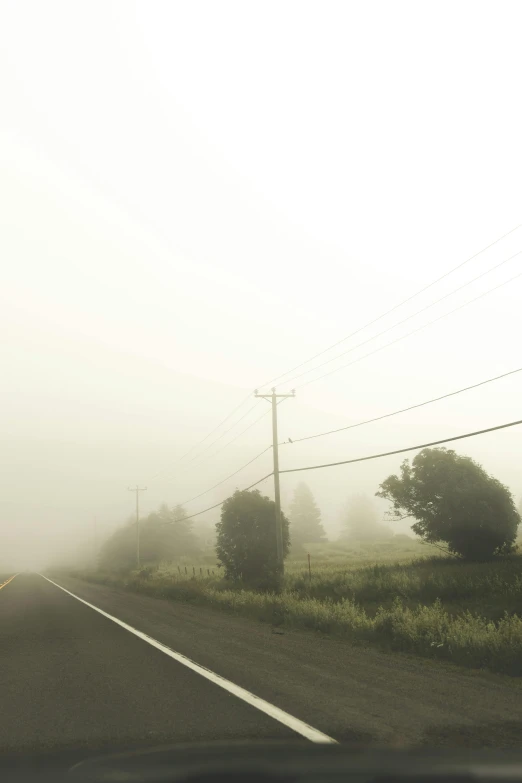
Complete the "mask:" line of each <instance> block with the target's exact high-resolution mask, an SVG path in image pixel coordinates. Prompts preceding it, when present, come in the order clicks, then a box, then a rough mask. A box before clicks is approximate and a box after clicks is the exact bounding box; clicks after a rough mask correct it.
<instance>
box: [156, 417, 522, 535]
mask: <svg viewBox="0 0 522 783" xmlns="http://www.w3.org/2000/svg"><path fill="white" fill-rule="evenodd" d="M520 424H522V419H519V420H517V421H510V422H507V423H506V424H497V425H496V426H494V427H488V428H486V429H483V430H475V431H474V432H466V433H464V434H463V435H454V436H453V437H450V438H442V439H440V440H434V441H431V442H429V443H419V444H417V445H416V446H406V448H402V449H395V450H394V451H385V452H382V453H380V454H370V455H368V456H366V457H356V458H355V459H346V460H341V461H339V462H329V463H325V464H322V465H308V466H306V467H304V468H286V469H285V470H280V471H279V473H299V472H302V471H305V470H319V469H320V468H334V467H337V466H339V465H353V464H354V463H356V462H367V461H368V460H373V459H380V458H381V457H391V456H393V455H395V454H404V453H405V452H407V451H416V450H418V449H426V448H429V447H430V446H440V445H441V444H443V443H452V442H454V441H456V440H463V439H464V438H473V437H475V436H478V435H485V434H487V433H489V432H495V431H497V430H503V429H507V428H508V427H516V426H518V425H520ZM270 476H273V472H272V473H267V475H266V476H263V478H260V479H258V480H257V481H255V482H254V483H253V484H250V486H248V487H245V488H244V489H243V490H241V491H242V492H248V490H250V489H253V488H254V487H257V486H258V484H261V482H263V481H266V479H268V478H270ZM226 500H228V498H225V499H224V500H221V501H220V502H219V503H215V504H214V505H213V506H209V507H208V508H204V509H202V510H201V511H196V512H195V513H194V514H189V515H188V516H186V517H183V519H184V520H188V519H193V517H197V516H199V515H200V514H205V513H206V512H207V511H213V510H214V509H215V508H219V507H220V506H222V505H223V503H225V501H226ZM163 524H164V525H171V524H172V522H164V523H163Z"/></svg>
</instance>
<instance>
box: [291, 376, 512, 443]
mask: <svg viewBox="0 0 522 783" xmlns="http://www.w3.org/2000/svg"><path fill="white" fill-rule="evenodd" d="M521 371H522V367H518V368H517V369H516V370H510V371H509V372H505V373H503V374H502V375H496V376H495V377H494V378H488V379H487V380H485V381H480V383H474V384H473V385H472V386H465V387H464V388H463V389H457V390H456V391H452V392H449V393H448V394H442V395H441V396H440V397H433V398H432V399H431V400H425V401H424V402H419V403H417V404H416V405H410V406H409V407H408V408H401V410H398V411H393V412H392V413H384V414H383V415H382V416H376V417H375V418H373V419H366V420H365V421H359V422H357V424H349V425H348V426H347V427H339V428H338V429H336V430H328V431H327V432H318V433H316V434H315V435H307V436H305V437H304V438H293V440H292V443H301V442H302V441H304V440H312V439H313V438H322V437H323V436H325V435H333V434H334V433H336V432H343V431H344V430H352V429H354V428H355V427H362V426H364V425H365V424H372V423H373V422H375V421H381V420H382V419H388V418H390V416H398V415H399V413H406V412H407V411H412V410H415V408H422V407H423V406H424V405H431V403H432V402H439V400H445V399H447V398H448V397H454V396H455V395H456V394H462V392H466V391H470V389H477V388H478V387H479V386H485V384H487V383H493V381H499V380H500V379H501V378H507V377H508V376H509V375H514V374H515V373H517V372H521ZM279 445H280V446H287V445H288V441H285V442H284V443H280V444H279Z"/></svg>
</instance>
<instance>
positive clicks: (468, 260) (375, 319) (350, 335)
mask: <svg viewBox="0 0 522 783" xmlns="http://www.w3.org/2000/svg"><path fill="white" fill-rule="evenodd" d="M521 227H522V224H519V225H517V226H515V227H514V228H512V229H510V230H509V231H507V232H506V233H505V234H503V235H502V236H500V237H498V238H497V239H495V240H494V241H493V242H491V243H490V244H488V245H486V246H485V247H483V248H481V250H479V251H477V252H476V253H474V254H473V255H472V256H470V257H469V258H467V259H465V260H464V261H462V262H461V263H460V264H457V266H455V267H453V268H452V269H450V270H448V272H445V273H444V274H443V275H440V276H439V277H438V278H436V279H435V280H433V281H432V282H430V283H428V284H427V285H426V286H424V287H423V288H421V289H419V290H418V291H416V292H415V293H414V294H412V295H410V296H409V297H407V298H406V299H404V300H402V301H401V302H399V303H398V304H397V305H394V307H392V308H390V309H389V310H387V311H386V312H384V313H382V314H381V315H379V316H377V317H376V318H374V319H372V320H371V321H369V322H368V323H366V324H364V325H363V326H361V327H359V328H358V329H356V330H355V331H354V332H351V333H350V334H349V335H347V336H346V337H343V338H342V339H341V340H338V341H337V342H336V343H334V344H332V345H330V346H328V347H327V348H325V349H323V350H322V351H320V352H319V353H317V354H315V355H314V356H312V357H310V358H309V359H307V360H305V361H304V362H301V363H300V364H298V365H295V366H294V367H293V368H291V369H290V370H287V371H286V372H285V373H282V374H281V375H278V376H276V377H275V378H272V379H271V380H269V381H266V382H265V383H264V384H258V388H261V387H262V386H266V385H268V384H269V383H273V382H275V381H277V380H279V379H281V378H284V377H285V376H286V375H289V374H290V373H292V372H294V371H295V370H298V369H300V368H301V367H303V366H304V365H305V364H309V363H310V362H312V361H314V360H315V359H317V358H319V357H320V356H322V355H324V354H325V353H327V352H328V351H330V350H333V348H336V347H337V346H338V345H341V344H342V343H343V342H345V341H346V340H348V339H350V338H351V337H353V336H354V335H356V334H358V333H359V332H361V331H363V330H364V329H366V328H368V327H369V326H371V325H373V324H374V323H377V322H378V321H379V320H381V319H382V318H385V317H386V316H387V315H390V314H391V313H393V312H394V311H396V310H398V309H399V308H400V307H402V306H403V305H405V304H407V303H408V302H410V301H411V300H412V299H414V298H416V297H417V296H419V295H420V294H422V293H424V292H425V291H427V290H428V289H430V288H432V287H433V286H434V285H436V284H437V283H439V282H440V281H441V280H444V279H445V278H446V277H448V276H449V275H451V274H453V273H454V272H456V271H457V270H458V269H460V268H462V267H463V266H465V265H466V264H468V263H469V262H470V261H472V260H473V259H474V258H477V257H478V256H479V255H481V254H482V253H484V252H486V250H489V249H490V248H491V247H493V246H494V245H496V244H497V243H498V242H500V241H501V240H503V239H505V238H506V237H507V236H509V235H510V234H512V233H514V232H515V231H517V230H518V229H519V228H521ZM484 274H487V272H486V273H484ZM480 276H482V275H479V277H480ZM475 279H478V278H475ZM470 282H473V281H470ZM468 284H469V283H468ZM466 285H467V284H466ZM456 290H459V289H456ZM453 293H455V292H453ZM448 296H449V295H448ZM443 298H445V297H443ZM438 301H442V300H438ZM434 304H436V303H434ZM431 306H433V305H429V307H431ZM425 309H428V308H425ZM419 312H422V310H421V311H419ZM417 314H419V313H417ZM410 317H413V316H410ZM404 320H408V319H404ZM400 323H404V321H402V322H400ZM398 325H399V324H395V325H394V326H398ZM391 328H394V327H390V329H391ZM422 328H424V327H422ZM385 331H387V330H385ZM382 333H383V332H382ZM382 333H380V334H382ZM412 333H413V332H412ZM378 336H380V335H376V336H375V337H378ZM370 339H375V338H370ZM399 339H403V338H402V337H401V338H399ZM366 342H368V341H365V342H364V343H361V345H363V344H365V343H366ZM391 344H393V343H390V344H389V345H391ZM356 347H360V346H356ZM350 350H355V348H353V349H350ZM377 350H381V349H377ZM345 353H347V352H345ZM372 353H373V352H372ZM343 355H345V354H340V356H343ZM367 355H371V354H367ZM335 358H339V356H337V357H334V358H332V359H331V360H329V361H334V360H335ZM361 358H364V357H361ZM356 361H359V359H357V360H356ZM326 363H328V362H325V363H324V364H326ZM321 366H324V365H323V364H321V365H319V367H321ZM346 366H348V365H346ZM314 369H315V370H317V369H318V367H316V368H314ZM338 369H342V368H338ZM336 371H337V369H336V370H334V372H336ZM308 372H313V369H310V370H309V371H307V372H305V373H302V374H301V375H305V374H307V373H308ZM301 375H299V376H297V377H301ZM320 377H326V376H320ZM319 379H320V378H315V379H312V380H311V381H309V382H307V383H313V382H315V380H319ZM287 382H291V381H287ZM304 385H306V384H300V387H302V386H304ZM250 398H251V394H250V393H249V394H248V395H247V396H246V397H245V398H244V399H243V400H242V401H241V402H240V404H239V405H237V406H236V407H235V408H234V409H233V410H232V411H231V413H229V414H228V415H227V416H225V418H224V419H222V420H221V421H220V422H219V424H217V425H216V426H215V427H214V428H213V429H212V430H211V431H210V432H209V433H207V435H205V437H204V438H202V439H201V440H199V441H198V442H197V443H195V444H194V445H193V446H191V448H190V449H188V450H187V451H186V452H184V454H182V455H181V457H179V460H178V462H179V461H182V460H184V459H185V458H186V457H187V456H188V455H189V454H190V453H191V452H193V451H194V450H195V449H196V448H198V446H200V445H201V444H203V443H205V442H206V441H207V440H208V438H209V437H211V436H212V435H213V434H214V433H215V432H217V431H218V430H219V429H220V428H221V427H222V426H223V425H224V424H225V423H226V422H227V421H229V420H230V419H231V418H232V417H233V416H234V415H235V413H237V411H239V410H240V409H241V408H242V407H243V405H244V404H245V403H246V402H247V401H248V400H249V399H250ZM248 413H249V412H247V413H246V414H245V415H244V416H242V417H241V418H240V419H239V420H238V421H237V422H235V424H234V425H232V427H229V429H228V430H226V431H225V432H223V433H221V434H220V436H219V437H218V438H216V439H215V440H214V441H213V443H212V444H210V445H209V447H208V448H211V446H212V445H214V444H215V443H217V442H218V441H219V440H221V438H222V437H224V436H225V435H226V434H227V433H228V432H230V431H231V430H232V429H233V428H234V427H235V426H237V424H239V422H240V421H242V420H243V419H244V418H245V417H246V416H247V415H248ZM254 423H256V422H254ZM252 426H253V425H252ZM249 428H250V427H248V428H247V429H249ZM245 431H246V430H243V431H242V432H241V433H240V434H239V435H238V437H240V435H241V434H243V432H245ZM235 440H236V438H233V439H232V440H231V441H229V442H228V444H227V445H230V444H231V443H233V442H234V441H235ZM226 447H227V446H225V447H224V448H226ZM206 450H207V449H204V450H203V452H202V453H205V451H206ZM220 451H221V450H220ZM218 453H219V452H218ZM199 456H201V453H200V454H199V455H197V457H194V458H193V459H192V460H190V461H191V462H192V461H193V460H194V459H197V458H198V457H199ZM166 470H168V468H163V469H161V470H160V471H158V472H157V473H155V474H154V475H153V476H152V477H151V478H150V479H149V481H152V480H154V479H156V478H158V476H160V475H162V474H163V473H164V472H165V471H166Z"/></svg>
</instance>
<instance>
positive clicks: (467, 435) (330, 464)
mask: <svg viewBox="0 0 522 783" xmlns="http://www.w3.org/2000/svg"><path fill="white" fill-rule="evenodd" d="M519 424H522V419H519V420H518V421H510V422H508V423H507V424H497V425H496V426H495V427H488V428H487V429H484V430H475V432H466V433H465V434H464V435H455V436H453V437H452V438H442V439H441V440H433V441H431V442H430V443H419V444H417V445H416V446H407V447H406V448H404V449H395V450H394V451H384V452H382V453H381V454H370V455H369V456H367V457H357V458H356V459H345V460H341V461H340V462H328V463H325V464H323V465H307V467H305V468H286V469H285V470H280V471H279V473H299V472H301V471H304V470H319V469H320V468H335V467H337V466H338V465H352V464H354V463H355V462H367V461H368V460H372V459H380V458H381V457H391V456H393V455H394V454H404V453H405V452H406V451H416V450H417V449H427V448H428V447H429V446H440V445H441V444H442V443H451V442H453V441H456V440H463V439H464V438H473V437H475V436H476V435H485V434H486V433H488V432H495V431H496V430H504V429H507V428H508V427H516V426H517V425H519Z"/></svg>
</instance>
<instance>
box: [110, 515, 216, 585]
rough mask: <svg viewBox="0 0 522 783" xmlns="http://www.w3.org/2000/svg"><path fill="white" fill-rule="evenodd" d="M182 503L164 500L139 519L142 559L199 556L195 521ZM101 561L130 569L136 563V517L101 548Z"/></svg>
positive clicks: (143, 561)
mask: <svg viewBox="0 0 522 783" xmlns="http://www.w3.org/2000/svg"><path fill="white" fill-rule="evenodd" d="M185 517H186V512H185V510H184V508H183V507H182V506H174V507H173V508H169V506H167V505H166V504H165V503H164V504H163V505H162V506H160V508H159V509H158V511H153V512H152V513H150V514H149V515H148V517H146V518H145V519H142V520H140V561H141V562H142V563H143V564H146V563H159V562H160V561H162V560H175V559H177V558H179V557H182V556H188V557H194V558H195V557H198V555H199V551H200V549H199V544H198V540H197V537H196V536H195V535H194V533H193V531H192V522H191V521H190V520H187V519H185ZM99 565H100V567H101V568H106V569H109V570H113V569H117V570H128V569H131V568H134V567H135V565H136V520H135V519H130V520H129V522H128V523H127V524H126V525H125V526H124V527H121V528H119V529H118V530H116V531H115V532H114V533H113V535H112V536H111V537H110V538H109V539H108V540H107V541H106V542H105V544H104V545H103V547H102V548H101V551H100V557H99Z"/></svg>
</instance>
